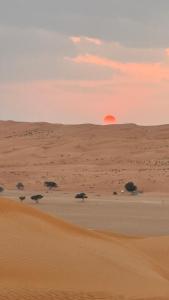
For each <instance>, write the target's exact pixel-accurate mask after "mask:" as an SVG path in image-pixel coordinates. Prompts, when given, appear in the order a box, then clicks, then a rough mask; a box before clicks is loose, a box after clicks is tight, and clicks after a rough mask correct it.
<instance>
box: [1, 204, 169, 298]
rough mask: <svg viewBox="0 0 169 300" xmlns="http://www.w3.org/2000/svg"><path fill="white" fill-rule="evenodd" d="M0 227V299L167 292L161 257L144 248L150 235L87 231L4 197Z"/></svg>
mask: <svg viewBox="0 0 169 300" xmlns="http://www.w3.org/2000/svg"><path fill="white" fill-rule="evenodd" d="M0 230H1V239H0V248H1V252H0V266H1V268H0V299H4V298H5V297H6V298H5V299H13V300H15V299H47V300H48V299H68V300H69V299H77V300H78V299H120V296H121V297H123V298H122V299H137V298H138V299H151V298H152V299H155V296H158V299H160V297H167V296H169V284H168V279H169V277H168V274H166V273H165V266H164V263H163V258H162V259H161V260H160V256H158V255H157V253H156V252H154V254H153V255H154V257H153V260H152V258H151V253H150V252H148V251H146V249H147V248H146V247H150V246H147V245H148V243H150V244H151V239H150V240H149V239H136V240H133V239H128V240H127V239H124V238H122V239H120V236H118V237H116V236H113V237H110V236H106V234H102V233H95V232H91V231H89V230H85V229H81V228H78V227H77V226H74V225H70V224H67V223H66V222H64V221H62V220H58V219H57V218H54V217H52V216H49V215H47V214H45V213H43V212H41V211H39V210H37V209H35V208H32V207H30V206H27V205H25V204H19V203H16V202H14V201H12V200H7V199H0ZM166 240H169V238H168V237H166ZM160 242H161V239H159V247H160ZM139 243H141V244H139ZM153 243H157V244H158V238H153V239H152V245H153ZM165 243H166V241H165ZM162 246H163V247H164V244H163V245H162ZM166 251H167V250H166ZM156 258H157V260H156ZM166 260H167V262H166V264H167V263H169V260H168V257H166ZM157 265H158V267H160V268H157ZM164 273H165V274H164ZM7 291H9V293H7ZM5 293H6V294H5ZM40 295H43V296H42V297H41V296H40ZM44 295H46V298H45V296H44ZM18 297H20V298H18ZM40 297H41V298H40ZM52 297H53V298H52ZM57 297H58V298H57ZM106 297H107V298H106ZM153 297H154V298H153ZM164 299H165V298H164Z"/></svg>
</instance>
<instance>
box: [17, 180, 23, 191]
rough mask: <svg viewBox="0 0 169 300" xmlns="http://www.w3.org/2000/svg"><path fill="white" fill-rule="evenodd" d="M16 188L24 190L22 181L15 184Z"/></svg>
mask: <svg viewBox="0 0 169 300" xmlns="http://www.w3.org/2000/svg"><path fill="white" fill-rule="evenodd" d="M16 188H17V189H18V190H20V191H23V190H24V184H23V183H22V182H18V183H17V184H16Z"/></svg>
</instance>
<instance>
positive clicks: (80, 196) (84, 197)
mask: <svg viewBox="0 0 169 300" xmlns="http://www.w3.org/2000/svg"><path fill="white" fill-rule="evenodd" d="M75 198H76V199H81V200H83V201H84V199H87V198H88V197H87V195H86V194H85V193H79V194H76V196H75Z"/></svg>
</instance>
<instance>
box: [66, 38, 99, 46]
mask: <svg viewBox="0 0 169 300" xmlns="http://www.w3.org/2000/svg"><path fill="white" fill-rule="evenodd" d="M70 40H71V41H72V43H74V44H80V43H83V42H85V43H90V44H94V45H96V46H101V45H102V44H103V41H101V40H100V39H97V38H92V37H88V36H71V37H70Z"/></svg>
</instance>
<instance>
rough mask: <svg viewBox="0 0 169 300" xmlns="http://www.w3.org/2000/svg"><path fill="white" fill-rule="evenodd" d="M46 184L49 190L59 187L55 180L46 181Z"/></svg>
mask: <svg viewBox="0 0 169 300" xmlns="http://www.w3.org/2000/svg"><path fill="white" fill-rule="evenodd" d="M44 186H45V187H47V188H48V189H49V190H52V189H56V188H57V187H58V185H57V183H56V182H54V181H45V182H44Z"/></svg>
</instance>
